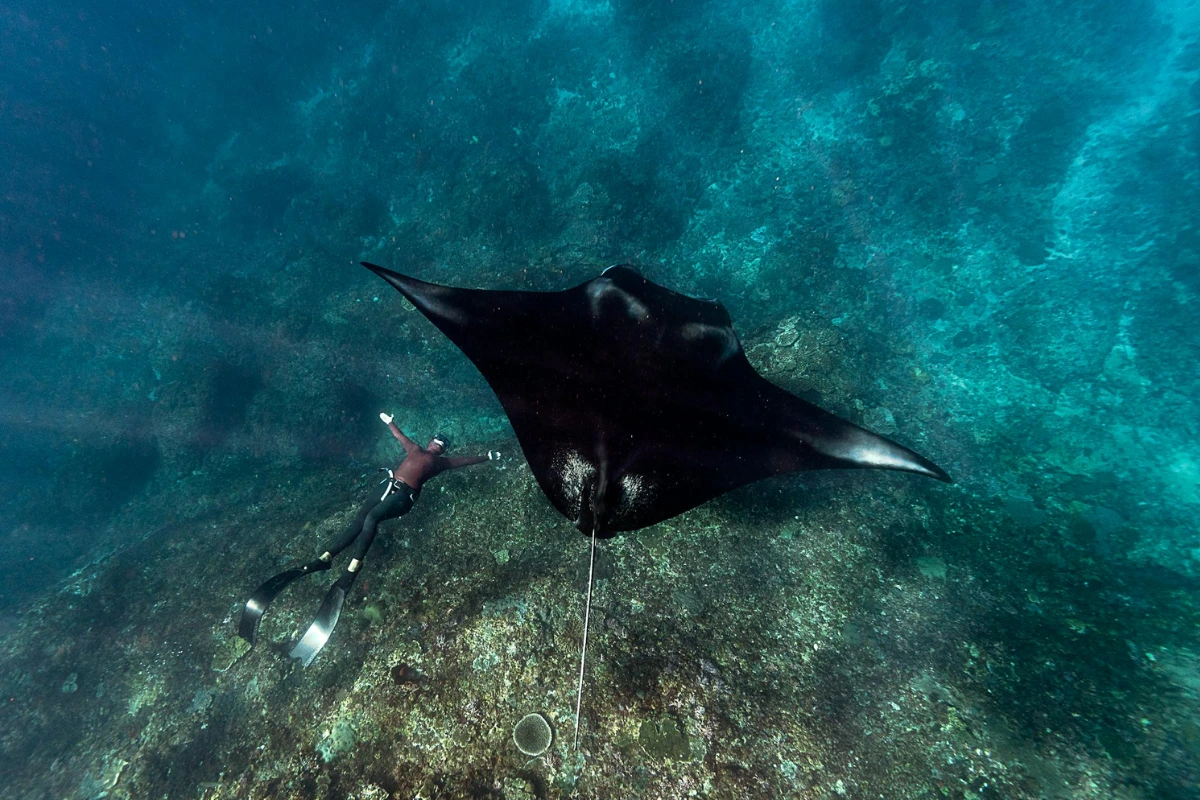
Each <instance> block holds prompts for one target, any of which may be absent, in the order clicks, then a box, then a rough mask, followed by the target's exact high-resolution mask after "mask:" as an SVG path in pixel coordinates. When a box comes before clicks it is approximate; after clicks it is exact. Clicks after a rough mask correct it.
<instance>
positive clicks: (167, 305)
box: [0, 0, 1200, 797]
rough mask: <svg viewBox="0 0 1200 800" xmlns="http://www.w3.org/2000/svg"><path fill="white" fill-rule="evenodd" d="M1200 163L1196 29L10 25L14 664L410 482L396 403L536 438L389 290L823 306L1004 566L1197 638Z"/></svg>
mask: <svg viewBox="0 0 1200 800" xmlns="http://www.w3.org/2000/svg"><path fill="white" fill-rule="evenodd" d="M1198 155H1200V4H1198V3H1195V2H1189V0H1158V2H1154V1H1152V0H1125V1H1124V2H1101V1H1100V0H1094V1H1085V2H1079V1H1078V0H1075V1H1072V2H1067V1H1066V0H1062V1H1061V2H1033V0H1030V1H1029V2H1007V3H1003V2H988V1H987V0H984V1H982V2H966V1H965V0H964V1H963V2H949V1H943V2H936V1H934V0H929V1H927V2H908V3H900V2H888V1H887V0H848V1H847V2H835V1H834V0H813V1H812V2H799V1H797V2H785V1H783V0H780V1H778V2H763V3H754V2H743V3H736V2H718V1H717V0H709V1H708V2H705V1H704V0H675V2H665V1H664V2H656V1H655V0H612V1H611V2H592V1H591V0H550V1H549V2H539V3H530V2H412V1H410V0H404V1H403V2H388V3H385V2H360V3H353V4H350V3H347V4H342V5H338V6H332V5H326V4H320V3H309V2H300V3H297V2H288V3H282V2H280V3H254V4H251V5H250V6H249V7H244V6H242V5H240V4H212V3H192V2H185V3H163V4H158V3H135V2H127V3H70V4H64V3H52V2H19V1H18V2H9V3H6V4H4V6H3V7H2V8H0V164H3V168H2V169H0V288H2V293H0V546H2V547H3V550H4V552H5V553H6V559H5V561H6V564H5V569H4V570H3V571H2V572H0V633H7V634H9V635H15V634H14V631H16V630H17V620H18V619H19V618H20V616H21V615H22V614H23V613H26V612H28V610H29V609H31V608H34V607H36V606H37V604H38V603H40V602H43V601H44V599H45V598H46V597H47V596H48V595H49V594H50V593H52V592H54V591H56V589H57V587H61V586H62V585H64V583H65V582H67V581H69V580H70V578H71V576H72V573H74V572H75V571H76V570H80V569H83V568H86V567H87V566H88V565H89V564H91V563H92V562H94V561H96V560H98V559H103V558H105V557H106V556H107V555H108V554H110V553H113V552H121V551H123V550H126V549H128V548H135V549H136V548H138V547H141V546H142V543H143V541H144V540H145V539H146V538H147V537H155V538H158V537H169V536H170V535H171V533H170V525H169V521H170V517H171V515H173V514H175V513H177V512H178V513H180V514H183V513H184V511H185V507H186V506H187V504H188V503H189V498H190V497H192V495H193V492H194V490H195V487H197V486H199V485H201V484H203V485H204V486H206V487H211V486H213V485H216V484H219V483H220V482H221V481H226V482H227V483H228V485H229V487H230V488H229V492H230V496H231V497H232V496H237V497H245V495H246V493H249V494H251V495H253V494H255V493H257V492H259V491H260V489H261V487H260V486H259V484H257V483H255V481H256V480H257V479H258V478H257V472H256V471H257V470H259V469H260V468H266V467H267V466H270V467H271V468H279V467H284V468H286V469H289V470H294V471H295V472H296V474H304V473H305V471H312V470H318V469H327V468H329V467H331V466H335V465H339V464H343V463H344V464H353V465H354V469H356V470H358V471H362V470H363V469H373V468H374V466H375V465H376V463H377V462H378V461H379V460H380V453H381V445H380V435H381V429H380V427H379V423H378V421H377V420H376V414H377V413H378V412H379V411H380V410H391V411H393V412H395V413H396V414H397V415H398V421H400V420H409V421H410V424H412V425H413V426H414V427H415V428H417V429H418V430H417V434H418V435H421V434H427V433H432V432H433V429H434V428H435V427H438V426H440V425H442V424H445V423H449V424H451V425H453V426H457V428H458V430H457V431H456V434H457V435H458V437H459V438H462V439H464V440H466V441H469V442H472V443H480V445H481V446H485V443H487V442H489V441H492V440H494V439H496V438H498V437H499V438H503V437H505V436H510V435H511V434H510V432H509V431H508V429H507V428H506V426H505V423H504V421H503V419H502V418H501V417H500V412H499V409H498V406H497V405H496V404H495V401H494V399H493V398H492V397H491V395H490V393H489V391H488V389H487V386H486V384H484V383H483V382H482V381H481V379H480V378H479V377H478V376H477V375H476V374H475V373H474V371H473V370H472V368H471V367H470V365H469V364H467V363H466V362H465V359H462V358H461V357H459V356H458V355H457V352H456V351H454V350H453V349H452V348H450V347H449V346H448V345H445V346H443V345H444V343H442V342H438V341H437V335H436V332H435V331H433V329H432V328H431V327H426V328H408V327H405V328H404V329H403V330H399V329H397V328H393V327H392V325H391V323H390V322H389V320H390V319H391V318H392V317H393V316H395V315H397V314H399V313H401V311H400V310H401V305H400V302H399V298H398V297H396V296H395V294H394V292H392V291H391V290H390V289H389V288H388V287H386V286H384V285H382V284H381V283H380V282H379V281H378V280H377V279H376V278H374V277H373V276H371V275H370V274H368V273H367V272H366V271H364V270H363V269H361V268H360V267H358V266H357V263H358V262H359V261H360V260H363V259H367V260H371V261H374V262H376V263H380V264H383V265H385V266H388V267H390V268H393V269H396V270H399V271H401V272H405V273H408V274H413V275H416V276H418V277H422V278H425V279H429V280H434V281H437V282H442V283H449V284H456V285H464V286H475V287H486V288H530V289H538V290H553V289H559V288H565V287H567V286H571V285H574V284H576V283H578V282H581V281H584V280H587V279H589V278H591V277H594V276H595V275H596V274H598V272H599V270H600V269H602V268H603V267H604V266H606V265H608V264H610V263H618V262H621V263H633V264H636V265H638V266H639V267H640V268H641V269H642V270H643V271H644V272H645V274H646V275H647V276H648V277H650V278H651V279H653V280H655V281H657V282H659V283H662V284H665V285H668V286H671V287H673V288H675V289H677V290H679V291H684V292H687V293H690V294H694V295H697V296H708V297H717V298H720V299H721V300H722V301H723V302H724V303H725V304H726V306H727V307H728V308H729V310H730V312H731V314H732V316H733V318H734V320H735V326H736V327H737V330H738V332H739V334H740V335H742V336H743V337H744V338H745V339H747V340H750V339H754V340H755V341H758V340H764V341H765V340H770V339H771V338H772V337H773V336H774V335H775V331H776V329H777V328H778V326H779V325H780V324H781V322H782V321H784V320H787V319H789V318H792V317H794V316H795V315H798V314H800V315H813V319H819V320H820V321H821V323H820V324H821V325H822V326H823V327H824V329H826V330H829V331H831V332H836V333H837V335H838V336H840V337H842V338H841V339H837V338H829V339H826V340H823V341H827V342H830V343H832V346H833V349H834V350H839V348H841V351H839V352H835V353H833V354H832V355H830V354H828V353H826V356H825V359H826V360H824V361H822V362H821V365H822V366H821V368H822V369H823V370H827V371H829V372H831V373H836V374H839V375H843V376H844V379H843V380H842V381H841V382H834V383H832V384H825V385H824V388H825V389H826V391H824V392H820V391H818V394H817V397H819V398H820V400H821V401H822V402H823V404H824V405H826V406H828V407H831V409H832V410H837V411H839V412H840V413H844V414H847V415H855V416H852V418H854V419H855V420H856V421H859V422H863V423H864V424H866V425H868V426H869V427H873V428H874V429H877V430H880V432H882V433H885V434H887V435H889V436H893V437H894V438H897V439H898V440H900V441H903V442H904V443H905V444H909V445H912V446H914V447H916V449H918V450H920V451H921V452H922V453H923V454H925V455H927V456H929V457H930V458H932V459H933V460H934V461H936V462H937V463H939V464H940V465H941V466H943V467H945V468H946V469H947V470H948V471H949V472H950V473H951V474H953V475H954V476H955V478H956V480H957V481H958V489H957V490H961V491H962V492H965V493H966V494H967V495H969V496H970V497H972V498H976V499H977V500H979V502H981V503H982V502H985V501H986V502H990V503H991V504H992V505H991V507H992V508H993V511H994V516H992V517H990V518H982V517H979V518H975V519H973V520H971V521H970V522H969V524H968V525H967V526H966V530H967V531H968V532H967V533H964V536H969V535H970V533H969V531H970V530H977V529H991V530H995V529H996V528H997V526H1007V528H1009V529H1011V530H1012V531H1013V536H1014V537H1016V539H1017V540H1019V541H1020V542H1022V544H1020V545H1019V546H1016V545H1014V548H1015V549H1018V550H1022V551H1023V553H1024V554H1023V555H1022V556H1021V558H1026V557H1028V559H1029V561H1028V562H1024V561H1020V560H1019V559H1018V560H1017V561H1014V562H1012V563H1013V564H1014V565H1017V564H1024V565H1025V566H1026V567H1028V569H1029V576H1028V581H1029V586H1030V592H1031V593H1036V592H1037V591H1040V590H1041V589H1042V588H1044V587H1041V588H1039V581H1044V580H1047V579H1051V578H1047V576H1054V575H1062V574H1072V575H1076V574H1083V573H1082V572H1081V571H1080V570H1083V567H1081V566H1080V565H1087V566H1086V570H1084V571H1087V570H1094V571H1096V572H1101V573H1104V575H1105V576H1106V577H1105V580H1106V581H1108V582H1109V583H1107V584H1106V585H1109V586H1112V587H1114V588H1112V589H1111V591H1112V600H1111V606H1109V607H1108V608H1109V612H1110V613H1111V616H1112V618H1113V619H1115V620H1116V621H1117V622H1118V623H1120V624H1121V625H1123V626H1127V627H1128V628H1129V629H1136V628H1137V627H1138V624H1139V623H1138V620H1139V619H1140V618H1141V615H1154V616H1156V618H1158V619H1160V620H1162V619H1166V620H1170V619H1171V615H1172V614H1173V613H1177V614H1178V617H1177V619H1178V628H1179V631H1180V636H1189V635H1190V636H1192V637H1193V646H1194V630H1192V628H1194V625H1195V622H1196V619H1197V618H1196V616H1195V612H1194V611H1192V610H1190V609H1184V608H1179V609H1178V610H1177V611H1175V610H1172V609H1171V608H1165V607H1163V605H1162V604H1161V596H1158V595H1154V594H1153V593H1152V592H1151V587H1160V588H1161V587H1170V588H1171V589H1173V590H1178V591H1179V592H1180V593H1181V594H1180V596H1194V594H1195V589H1196V588H1197V587H1198V585H1200V584H1198V581H1200V525H1197V522H1196V518H1197V514H1198V512H1200V445H1198V444H1197V442H1198V441H1200V437H1198V434H1200V408H1198V407H1197V406H1198V402H1197V397H1198V396H1200V393H1198V391H1197V390H1198V388H1200V385H1198V384H1200V372H1198V371H1197V369H1196V364H1197V362H1198V360H1200V359H1198V356H1200V333H1198V331H1200V229H1198V228H1197V223H1196V216H1197V215H1196V211H1197V209H1200V161H1198ZM414 331H415V332H414ZM430 342H434V344H432V345H431V344H430ZM431 348H432V349H431ZM814 385H815V384H814ZM810 388H811V387H810ZM363 465H368V466H366V467H364V466H363ZM930 491H931V492H932V491H935V490H934V489H930ZM188 513H191V512H188ZM206 513H208V512H206ZM212 513H213V514H214V515H216V516H214V519H219V510H213V511H212ZM131 521H136V522H137V525H136V526H134V525H132V522H131ZM989 526H991V527H990V528H989ZM1063 531H1067V534H1063V533H1062V532H1063ZM244 535H248V536H251V535H263V536H269V535H270V532H269V531H253V530H251V531H246V532H245V534H244ZM947 535H951V534H950V533H949V532H948V533H947ZM1064 537H1065V538H1064ZM959 547H961V548H964V549H970V543H969V542H967V543H963V542H960V543H959ZM218 560H219V559H218ZM1030 565H1032V566H1030ZM1013 569H1019V567H1018V566H1013ZM1123 581H1124V583H1122V582H1123ZM1139 587H1142V588H1139ZM1030 602H1031V603H1034V604H1036V602H1035V601H1032V600H1031V601H1030ZM1106 602H1107V601H1106ZM1189 630H1191V633H1190V634H1189V633H1188V631H1189ZM1130 647H1131V648H1132V649H1133V650H1138V649H1139V648H1140V647H1141V646H1140V645H1137V644H1133V643H1131V644H1130ZM1142 649H1144V648H1142ZM1188 652H1190V653H1193V656H1189V658H1182V659H1180V660H1179V661H1178V663H1179V664H1183V665H1184V666H1181V667H1178V668H1177V669H1174V668H1173V669H1174V671H1172V672H1171V673H1170V675H1171V678H1170V681H1174V683H1171V682H1170V681H1168V684H1169V685H1170V686H1171V687H1172V689H1171V690H1172V691H1177V692H1179V693H1180V697H1181V698H1182V699H1181V700H1180V702H1183V703H1191V704H1193V705H1194V704H1195V703H1196V701H1197V692H1198V691H1200V690H1198V689H1197V687H1198V686H1200V677H1197V674H1196V671H1195V669H1196V664H1198V663H1200V660H1197V659H1200V656H1194V653H1195V652H1196V651H1194V650H1190V651H1188ZM1139 657H1140V656H1139ZM1189 659H1190V660H1189ZM1189 707H1191V706H1189ZM1193 728H1194V726H1193ZM1188 730H1192V729H1188ZM1191 735H1192V736H1194V737H1200V731H1196V730H1193V732H1192V734H1191ZM1181 736H1182V734H1181ZM1181 741H1182V740H1181ZM1177 744H1178V743H1177ZM1106 746H1108V745H1106ZM1113 746H1114V747H1115V745H1113ZM1178 747H1181V748H1183V749H1182V751H1181V752H1183V753H1185V756H1186V757H1184V761H1185V762H1187V763H1189V764H1190V765H1191V766H1192V767H1194V762H1195V761H1196V760H1197V755H1196V754H1197V753H1198V752H1200V750H1198V749H1197V745H1196V742H1195V741H1188V742H1185V743H1184V744H1179V745H1178ZM1168 784H1169V785H1170V786H1174V787H1175V789H1174V790H1173V791H1176V792H1177V794H1176V795H1173V796H1178V797H1184V796H1189V795H1188V794H1187V790H1186V788H1179V787H1181V786H1182V787H1186V786H1187V785H1188V780H1187V779H1185V778H1180V779H1178V780H1176V781H1174V782H1172V781H1166V782H1165V783H1163V784H1162V786H1166V785H1168ZM1145 785H1154V784H1152V783H1150V784H1145ZM1163 791H1166V790H1163ZM1131 796H1132V795H1131ZM1162 796H1166V795H1165V794H1164V795H1162ZM1191 796H1195V795H1191Z"/></svg>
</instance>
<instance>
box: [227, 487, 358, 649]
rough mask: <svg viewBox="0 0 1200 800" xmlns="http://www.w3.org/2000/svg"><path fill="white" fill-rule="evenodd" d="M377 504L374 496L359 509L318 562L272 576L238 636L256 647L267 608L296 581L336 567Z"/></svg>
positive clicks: (249, 604)
mask: <svg viewBox="0 0 1200 800" xmlns="http://www.w3.org/2000/svg"><path fill="white" fill-rule="evenodd" d="M377 505H379V501H378V500H376V499H375V498H374V497H371V498H370V499H368V500H367V502H366V503H364V504H363V507H362V508H360V509H359V510H358V513H357V514H355V516H354V519H353V520H351V521H350V524H348V525H347V526H346V527H345V529H344V530H343V531H342V532H341V533H340V534H338V536H337V537H336V538H334V539H331V540H330V541H329V543H328V544H326V545H325V547H323V548H321V555H320V556H318V557H317V558H316V559H315V560H313V561H310V562H309V563H307V564H304V565H303V566H299V567H292V568H291V569H286V570H284V571H283V572H281V573H279V574H278V575H272V576H271V577H270V578H268V579H267V580H266V581H265V582H264V583H263V584H262V585H261V586H259V587H258V588H257V589H255V590H254V593H253V594H251V595H250V599H249V600H247V601H246V605H245V607H244V608H243V609H242V620H241V622H240V623H239V625H238V635H239V636H241V637H242V638H243V639H245V640H246V641H247V642H249V643H250V644H251V645H253V644H254V641H255V639H257V638H258V625H259V623H260V622H262V618H263V614H266V613H267V606H268V605H270V603H271V601H272V600H274V599H275V598H276V597H278V596H279V593H280V592H282V591H283V590H284V589H286V588H287V587H288V585H289V584H291V583H292V581H295V580H297V579H298V578H302V577H304V576H305V575H308V574H310V573H313V572H323V571H325V570H327V569H329V568H330V567H331V566H332V565H333V557H334V556H336V555H337V554H338V553H340V552H342V551H343V550H345V549H346V548H347V547H349V546H350V543H351V542H353V541H354V539H355V538H356V537H357V536H358V534H359V532H360V531H361V530H362V527H363V520H365V519H366V518H367V515H368V514H369V513H371V509H373V508H375V506H377Z"/></svg>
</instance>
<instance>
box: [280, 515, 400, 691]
mask: <svg viewBox="0 0 1200 800" xmlns="http://www.w3.org/2000/svg"><path fill="white" fill-rule="evenodd" d="M412 505H413V498H412V494H411V493H409V492H405V491H400V492H393V493H392V494H390V495H388V496H387V497H386V498H385V499H384V500H383V501H382V502H380V503H379V504H378V505H376V506H375V507H374V508H372V509H370V510H369V511H368V513H367V515H366V518H365V519H364V520H363V528H362V533H361V534H360V535H359V537H358V543H357V546H356V547H355V549H354V557H353V558H352V559H350V564H349V566H347V567H346V571H345V572H343V573H342V574H341V576H340V577H339V578H338V579H337V580H336V581H334V582H333V586H331V587H329V591H328V592H327V593H326V594H325V599H324V600H322V601H321V607H320V608H319V609H318V610H317V616H316V618H315V619H313V622H312V625H309V626H308V630H307V631H305V632H304V636H303V637H301V639H300V641H299V642H298V643H297V644H296V646H295V647H294V648H292V652H291V654H290V655H291V657H292V658H296V659H299V660H300V663H301V664H302V665H304V666H306V667H307V666H308V665H309V664H311V663H312V660H313V659H314V658H316V657H317V653H319V652H321V648H322V647H324V646H325V643H326V642H328V641H329V637H330V636H331V635H332V634H333V629H334V627H336V626H337V623H338V618H339V617H340V616H341V614H342V604H343V603H344V602H345V601H346V593H347V592H348V591H350V586H351V585H352V584H353V583H354V579H355V578H357V577H358V572H359V569H360V568H361V567H362V562H363V558H365V557H366V555H367V550H369V549H370V547H371V543H372V542H373V541H374V540H375V532H376V530H377V529H378V528H379V523H380V522H382V521H383V520H385V519H395V518H396V517H399V516H401V515H402V514H405V513H407V512H408V510H409V509H410V508H412Z"/></svg>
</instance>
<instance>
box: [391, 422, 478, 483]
mask: <svg viewBox="0 0 1200 800" xmlns="http://www.w3.org/2000/svg"><path fill="white" fill-rule="evenodd" d="M388 430H390V431H391V432H392V436H395V437H396V439H397V440H399V442H400V444H402V445H404V452H405V456H404V460H403V461H401V462H400V466H398V467H396V469H395V470H393V471H392V479H393V480H397V481H401V482H402V483H404V485H406V486H408V487H409V488H410V489H412V490H413V491H414V492H419V491H421V486H422V485H424V483H425V481H427V480H429V479H430V478H432V477H433V476H435V475H437V474H438V473H440V472H445V471H446V470H448V469H458V468H459V467H469V466H471V465H472V464H480V463H482V462H484V461H487V460H488V457H487V456H443V455H440V454H439V453H440V451H439V452H430V451H429V450H427V449H426V448H424V447H421V445H419V444H417V443H416V442H414V441H413V440H412V439H410V438H408V437H407V436H405V435H404V432H403V431H401V430H400V428H398V427H397V426H396V423H395V422H389V423H388Z"/></svg>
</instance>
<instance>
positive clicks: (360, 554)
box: [350, 490, 413, 571]
mask: <svg viewBox="0 0 1200 800" xmlns="http://www.w3.org/2000/svg"><path fill="white" fill-rule="evenodd" d="M412 507H413V496H412V492H408V491H403V490H402V491H399V492H392V493H391V494H390V495H388V496H387V499H385V500H383V501H382V502H381V503H379V505H377V506H375V507H374V508H372V509H371V510H370V511H368V512H367V516H366V517H365V518H364V519H363V524H362V533H361V534H359V536H358V540H357V541H356V542H355V546H354V558H353V559H352V560H351V562H350V564H351V568H352V569H354V570H356V571H357V570H358V565H355V562H356V561H357V562H358V564H359V565H361V564H362V561H363V559H365V558H366V557H367V551H368V550H370V549H371V543H372V542H374V541H375V534H376V532H377V531H378V530H379V523H381V522H383V521H384V520H385V519H395V518H396V517H400V516H403V515H405V514H407V513H408V511H409V509H411V508H412Z"/></svg>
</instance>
